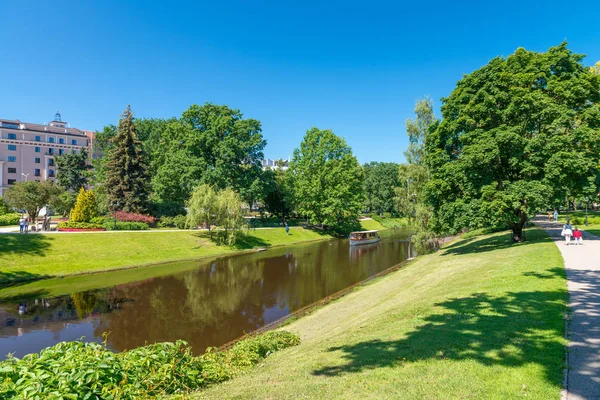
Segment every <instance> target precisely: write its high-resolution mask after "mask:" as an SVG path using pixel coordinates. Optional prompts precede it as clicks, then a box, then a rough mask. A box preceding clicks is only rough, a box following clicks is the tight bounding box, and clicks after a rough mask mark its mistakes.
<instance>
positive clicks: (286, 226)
mask: <svg viewBox="0 0 600 400" xmlns="http://www.w3.org/2000/svg"><path fill="white" fill-rule="evenodd" d="M285 233H286V235H289V234H290V226H289V225H288V223H287V222H286V223H285Z"/></svg>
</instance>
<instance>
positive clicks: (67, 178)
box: [55, 149, 89, 192]
mask: <svg viewBox="0 0 600 400" xmlns="http://www.w3.org/2000/svg"><path fill="white" fill-rule="evenodd" d="M55 161H56V168H57V170H58V174H57V176H56V183H57V184H58V186H60V187H62V188H63V189H65V190H71V191H73V192H76V191H78V190H79V189H81V188H82V187H84V186H85V185H86V184H87V182H88V170H89V165H88V154H87V151H86V150H85V149H81V152H80V153H79V154H77V153H75V151H73V152H71V153H66V154H63V155H62V156H58V157H56V160H55Z"/></svg>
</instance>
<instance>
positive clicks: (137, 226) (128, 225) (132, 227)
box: [102, 220, 148, 231]
mask: <svg viewBox="0 0 600 400" xmlns="http://www.w3.org/2000/svg"><path fill="white" fill-rule="evenodd" d="M102 226H103V227H104V228H106V230H109V231H114V230H115V221H110V220H106V221H105V222H104V223H103V224H102ZM146 229H148V224H145V223H143V222H121V221H117V229H116V230H117V231H145V230H146Z"/></svg>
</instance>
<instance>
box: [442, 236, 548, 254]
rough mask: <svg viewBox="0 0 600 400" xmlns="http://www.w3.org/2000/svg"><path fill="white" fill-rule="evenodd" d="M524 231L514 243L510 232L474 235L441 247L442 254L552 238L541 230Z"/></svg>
mask: <svg viewBox="0 0 600 400" xmlns="http://www.w3.org/2000/svg"><path fill="white" fill-rule="evenodd" d="M524 232H525V238H526V240H525V241H524V242H521V243H514V242H513V241H512V235H511V234H510V233H502V234H497V235H494V236H490V237H484V238H479V237H474V238H468V239H463V240H460V241H458V242H456V243H454V244H452V245H450V246H448V247H444V248H443V249H442V255H443V256H447V255H463V254H473V253H484V252H487V251H494V250H500V249H506V248H509V247H513V246H526V245H529V244H535V243H540V242H552V238H550V237H549V236H548V235H547V234H546V233H544V232H543V231H540V230H527V231H524Z"/></svg>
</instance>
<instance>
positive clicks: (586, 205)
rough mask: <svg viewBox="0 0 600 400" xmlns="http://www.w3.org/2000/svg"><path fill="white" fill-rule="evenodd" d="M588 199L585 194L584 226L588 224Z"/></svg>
mask: <svg viewBox="0 0 600 400" xmlns="http://www.w3.org/2000/svg"><path fill="white" fill-rule="evenodd" d="M589 201H590V198H589V197H588V196H585V226H588V202H589Z"/></svg>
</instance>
